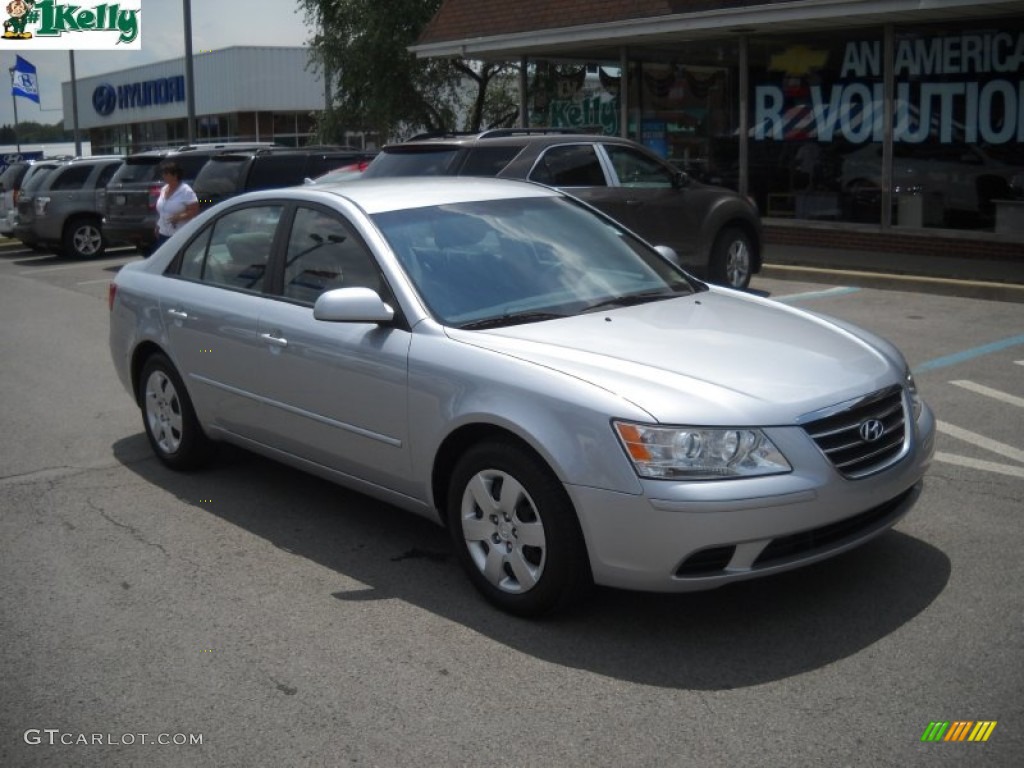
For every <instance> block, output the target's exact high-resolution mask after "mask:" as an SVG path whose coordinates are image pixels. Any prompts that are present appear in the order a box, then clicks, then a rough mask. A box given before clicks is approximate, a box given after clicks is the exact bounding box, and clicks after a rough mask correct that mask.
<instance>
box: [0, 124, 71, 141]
mask: <svg viewBox="0 0 1024 768" xmlns="http://www.w3.org/2000/svg"><path fill="white" fill-rule="evenodd" d="M17 128H18V131H17V134H15V131H14V126H13V125H3V126H0V144H15V143H17V142H21V143H22V144H48V143H53V142H63V141H72V140H73V139H74V132H73V131H67V130H64V121H63V120H58V121H57V122H56V123H54V124H53V125H44V124H42V123H34V122H32V121H30V120H29V121H25V122H19V123H18V126H17Z"/></svg>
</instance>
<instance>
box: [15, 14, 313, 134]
mask: <svg viewBox="0 0 1024 768" xmlns="http://www.w3.org/2000/svg"><path fill="white" fill-rule="evenodd" d="M3 1H4V0H0V2H3ZM190 2H191V0H190ZM95 4H96V3H93V2H85V3H78V5H80V6H84V7H91V6H92V5H95ZM191 9H192V51H193V53H199V52H200V51H204V50H218V49H220V48H228V47H230V46H233V45H280V46H296V45H304V44H305V43H306V42H308V41H309V39H310V38H311V37H312V36H313V32H312V29H311V28H307V27H306V25H305V14H304V13H303V11H302V10H301V8H300V7H299V4H298V3H296V2H293V1H292V0H196V1H195V2H191ZM183 11H184V0H142V49H141V50H138V51H110V52H106V51H75V76H76V77H77V78H84V77H89V76H91V75H101V74H104V73H106V72H117V71H120V70H122V69H131V68H132V67H137V66H140V65H142V64H151V63H153V62H155V61H166V60H167V59H174V58H178V57H181V56H184V55H185V35H184V22H183ZM4 16H5V18H6V15H4ZM15 55H16V52H15V51H13V50H3V51H0V64H2V66H3V68H4V69H9V68H10V67H13V66H14V57H15ZM21 55H22V56H23V58H25V59H27V60H28V61H30V62H31V63H32V64H34V65H35V67H36V74H37V75H38V77H39V101H40V102H41V103H40V104H39V105H38V106H37V105H36V103H35V102H34V101H30V100H28V99H26V98H22V97H18V120H19V121H20V122H24V121H34V122H37V123H45V124H53V123H55V122H57V121H58V120H62V119H63V117H64V111H63V99H62V96H61V83H63V82H67V81H70V80H71V65H70V61H69V56H68V52H67V51H32V52H31V53H22V54H21ZM2 91H4V92H5V93H4V94H3V95H2V96H0V125H11V124H13V123H14V105H13V103H12V99H11V96H10V92H11V90H10V88H9V87H5V88H3V89H2ZM79 109H81V104H79ZM69 118H70V116H69Z"/></svg>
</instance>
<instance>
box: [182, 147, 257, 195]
mask: <svg viewBox="0 0 1024 768" xmlns="http://www.w3.org/2000/svg"><path fill="white" fill-rule="evenodd" d="M246 160H248V158H246V157H239V156H237V155H236V156H233V157H215V158H212V159H211V160H210V162H208V163H207V164H206V165H204V166H203V169H202V170H201V171H200V172H199V175H198V176H196V183H195V184H194V185H193V186H194V187H195V191H196V194H197V195H199V196H200V197H202V196H203V195H208V196H216V197H224V196H225V195H233V194H234V193H235V192H237V191H238V188H239V185H240V183H241V182H240V178H241V175H242V172H243V171H244V170H245V165H246Z"/></svg>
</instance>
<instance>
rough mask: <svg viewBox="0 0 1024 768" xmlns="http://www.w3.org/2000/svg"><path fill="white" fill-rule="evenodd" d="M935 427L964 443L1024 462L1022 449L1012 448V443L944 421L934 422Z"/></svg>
mask: <svg viewBox="0 0 1024 768" xmlns="http://www.w3.org/2000/svg"><path fill="white" fill-rule="evenodd" d="M936 427H937V428H938V430H939V432H942V433H944V434H947V435H949V436H950V437H955V438H956V439H958V440H963V441H964V442H965V443H970V444H971V445H976V446H978V447H979V448H984V449H985V450H986V451H992V453H998V454H999V455H1000V456H1003V457H1004V458H1007V459H1013V460H1014V461H1019V462H1021V463H1022V464H1024V451H1022V450H1020V449H1019V448H1014V447H1013V446H1012V445H1007V444H1006V443H1000V442H999V441H998V440H993V439H991V438H989V437H985V436H984V435H979V434H978V433H977V432H971V431H970V430H967V429H963V428H961V427H958V426H956V425H954V424H950V423H948V422H945V421H939V422H936Z"/></svg>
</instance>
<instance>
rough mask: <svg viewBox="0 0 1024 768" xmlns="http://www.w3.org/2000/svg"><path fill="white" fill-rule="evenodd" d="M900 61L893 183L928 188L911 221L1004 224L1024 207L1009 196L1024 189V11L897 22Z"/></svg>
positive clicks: (978, 226) (912, 189) (953, 225)
mask: <svg viewBox="0 0 1024 768" xmlns="http://www.w3.org/2000/svg"><path fill="white" fill-rule="evenodd" d="M893 63H894V70H895V73H894V74H895V87H896V93H895V101H894V112H895V115H894V125H893V132H894V135H893V168H892V173H893V190H894V193H895V192H896V190H897V189H899V190H900V193H899V194H900V195H908V194H913V195H916V196H917V197H919V198H920V205H919V206H917V208H919V211H918V210H912V211H911V214H912V215H916V219H914V221H912V222H908V223H910V224H916V225H917V226H924V227H944V228H948V229H974V230H989V231H991V230H996V231H999V230H1000V229H1001V228H1003V227H1004V226H1005V225H1007V224H1009V222H1005V221H1002V219H1003V218H1004V217H1008V216H1009V217H1012V216H1019V215H1022V214H1024V208H1022V207H1021V206H1020V205H1019V204H1016V203H1013V202H1009V201H1014V200H1020V199H1021V198H1022V196H1024V188H1022V187H1024V77H1022V74H1024V20H1022V19H1021V18H1020V17H1017V18H1012V19H1011V18H1007V19H998V20H994V21H993V20H988V21H984V22H980V23H968V24H964V23H959V24H957V25H956V26H952V25H919V26H915V27H913V28H899V27H898V28H896V35H895V50H894V59H893ZM1018 211H1021V212H1022V213H1017V212H1018ZM897 223H903V222H900V221H899V220H898V218H897Z"/></svg>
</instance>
